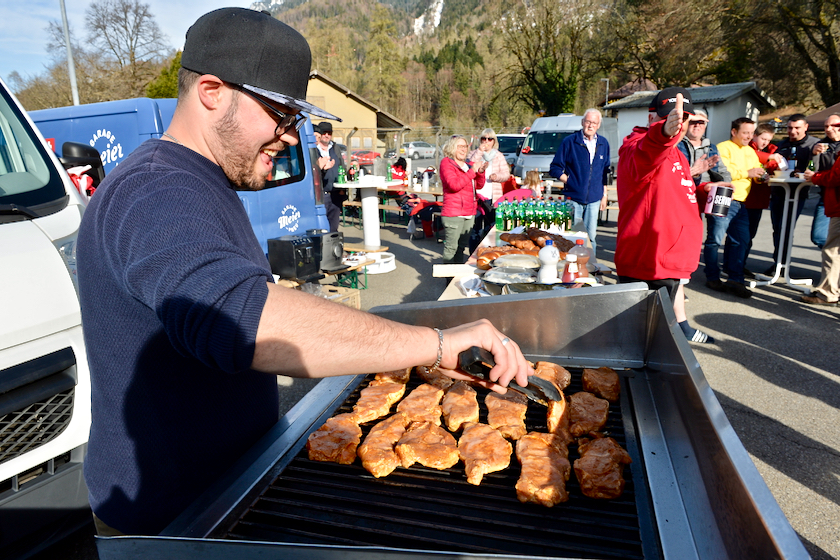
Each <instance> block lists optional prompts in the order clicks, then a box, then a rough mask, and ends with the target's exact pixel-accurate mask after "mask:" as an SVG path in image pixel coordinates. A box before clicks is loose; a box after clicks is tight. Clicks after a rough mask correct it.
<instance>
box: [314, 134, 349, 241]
mask: <svg viewBox="0 0 840 560" xmlns="http://www.w3.org/2000/svg"><path fill="white" fill-rule="evenodd" d="M315 127H316V128H315V132H316V133H317V135H316V136H317V138H318V143H317V144H316V147H317V148H318V156H319V157H318V167H319V168H320V169H321V185H322V186H323V188H324V207H325V208H326V210H327V220H328V221H329V222H330V231H338V222H339V220H340V218H341V206H342V204H343V203H344V201H345V200H347V193H346V190H345V189H342V188H339V187H337V186H336V184H335V183H336V181H337V180H338V173H339V168H340V167H341V166H342V160H341V156H340V155H339V154H338V150H337V149H336V147H335V144H334V143H333V141H332V133H333V129H332V123H328V122H322V123H320V124H317V125H315Z"/></svg>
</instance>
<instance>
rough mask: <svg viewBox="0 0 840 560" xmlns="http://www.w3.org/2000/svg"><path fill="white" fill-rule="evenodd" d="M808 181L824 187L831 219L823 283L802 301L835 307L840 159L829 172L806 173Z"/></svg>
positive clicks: (839, 267)
mask: <svg viewBox="0 0 840 560" xmlns="http://www.w3.org/2000/svg"><path fill="white" fill-rule="evenodd" d="M805 180H806V181H811V182H812V183H814V184H815V185H819V186H821V187H825V215H826V216H828V217H829V218H831V220H830V221H829V222H828V235H826V238H825V245H823V249H822V274H821V275H820V283H819V284H817V287H816V288H814V289H813V290H811V295H807V296H802V301H804V302H805V303H810V304H813V305H831V306H836V305H837V301H838V299H840V287H838V285H839V284H840V158H837V159H836V160H835V161H834V165H832V166H831V169H829V170H827V171H820V172H819V173H814V172H813V171H811V170H808V171H805Z"/></svg>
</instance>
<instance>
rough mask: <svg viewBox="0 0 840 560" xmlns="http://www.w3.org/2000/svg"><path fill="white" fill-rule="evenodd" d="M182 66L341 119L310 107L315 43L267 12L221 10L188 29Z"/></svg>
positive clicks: (278, 100) (328, 117)
mask: <svg viewBox="0 0 840 560" xmlns="http://www.w3.org/2000/svg"><path fill="white" fill-rule="evenodd" d="M181 66H183V67H184V68H186V69H187V70H192V71H193V72H197V73H199V74H212V75H213V76H216V77H217V78H219V79H220V80H224V81H225V82H229V83H232V84H239V85H241V86H242V87H243V88H245V89H247V90H249V91H252V92H254V93H256V94H258V95H261V96H263V97H265V98H267V99H271V100H273V101H276V102H277V103H282V104H283V105H285V106H287V107H291V108H293V109H298V110H300V111H305V112H307V113H309V114H310V115H313V116H316V117H321V118H324V119H333V120H336V121H340V120H341V119H340V118H338V117H336V116H335V115H333V114H331V113H328V112H326V111H324V110H323V109H319V108H318V107H316V106H315V105H312V104H311V103H307V101H306V88H307V86H308V85H309V71H310V69H311V66H312V53H311V51H310V50H309V43H307V42H306V39H304V37H303V35H301V34H300V33H298V32H297V31H295V30H294V29H292V28H291V27H289V26H288V25H286V24H285V23H283V22H282V21H280V20H278V19H274V18H273V17H271V16H270V15H269V14H268V13H266V12H258V11H256V10H249V9H247V8H221V9H219V10H214V11H212V12H209V13H207V14H204V15H203V16H201V17H200V18H198V20H197V21H196V22H195V23H194V24H193V25H192V26H191V27H190V28H189V29H188V30H187V38H186V42H185V44H184V52H183V53H182V54H181Z"/></svg>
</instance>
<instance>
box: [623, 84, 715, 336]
mask: <svg viewBox="0 0 840 560" xmlns="http://www.w3.org/2000/svg"><path fill="white" fill-rule="evenodd" d="M692 115H694V105H693V104H692V102H691V95H690V94H689V92H688V90H686V89H685V88H681V87H669V88H665V89H663V90H662V91H660V92H659V93H658V94H657V95H656V96H654V98H653V100H652V101H651V104H650V107H649V113H648V123H649V127H648V128H644V127H636V128H634V129H633V132H632V133H630V134H629V135H628V136H627V137H626V138H625V139H624V144H623V145H622V146H621V148H620V149H619V159H618V170H617V173H616V177H617V181H616V191H617V194H618V203H619V206H620V207H621V212H620V213H619V215H618V236H617V240H616V249H615V268H616V272H617V273H618V276H619V281H621V282H639V281H641V282H646V283H647V284H648V286H650V287H651V288H652V289H658V288H660V287H665V288H667V289H668V292H669V294H670V295H671V299H672V301H673V305H674V314H675V315H676V316H677V321H678V322H679V323H680V327H681V328H682V330H683V332H684V333H685V335H686V338H688V340H690V341H692V342H701V343H703V342H705V343H709V342H713V339H712V338H711V337H709V336H708V335H707V334H705V333H703V332H702V331H699V330H697V329H694V328H692V327H691V326H689V324H688V319H687V317H686V314H685V297H684V295H683V287H682V284H683V283H684V282H687V280H688V278H690V277H691V274H692V273H693V272H694V271H695V270H696V269H697V265H698V264H699V260H700V259H699V255H700V246H701V244H702V242H703V222H702V221H701V219H700V214H699V212H698V208H697V195H696V188H697V187H696V185H695V184H694V180H693V179H692V177H691V168H690V166H689V164H688V160H687V159H686V157H685V155H683V153H682V152H680V150H679V149H678V148H677V145H678V144H679V143H680V141H681V140H682V139H683V137H684V136H685V134H686V132H687V130H688V123H687V120H688V118H689V117H691V116H692ZM707 188H708V187H707Z"/></svg>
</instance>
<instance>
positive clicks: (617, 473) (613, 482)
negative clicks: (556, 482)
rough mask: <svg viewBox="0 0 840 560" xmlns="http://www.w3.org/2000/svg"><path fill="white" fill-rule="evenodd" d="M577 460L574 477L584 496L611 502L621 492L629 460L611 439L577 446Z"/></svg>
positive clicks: (628, 456) (625, 452)
mask: <svg viewBox="0 0 840 560" xmlns="http://www.w3.org/2000/svg"><path fill="white" fill-rule="evenodd" d="M578 451H580V459H578V460H576V461H575V476H576V477H577V479H578V482H579V483H580V491H581V492H582V493H583V495H584V496H589V497H590V498H599V499H613V498H618V497H619V496H621V493H622V492H624V465H629V464H630V463H631V462H632V460H631V459H630V454H629V453H627V451H625V450H624V449H622V447H621V446H620V445H618V442H616V441H615V440H614V439H613V438H611V437H607V438H599V439H594V440H592V441H589V442H587V441H585V440H584V441H583V442H582V443H580V444H579V445H578Z"/></svg>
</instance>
